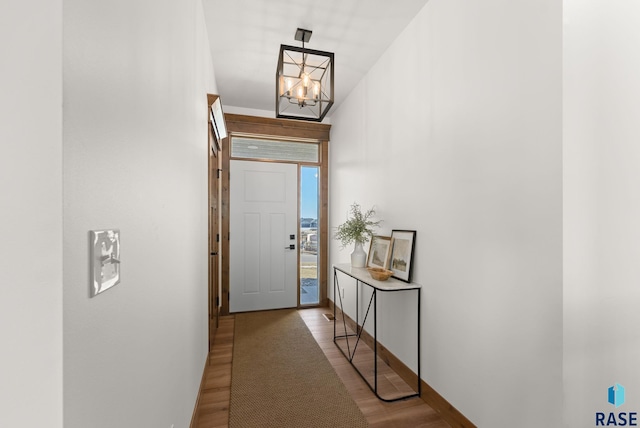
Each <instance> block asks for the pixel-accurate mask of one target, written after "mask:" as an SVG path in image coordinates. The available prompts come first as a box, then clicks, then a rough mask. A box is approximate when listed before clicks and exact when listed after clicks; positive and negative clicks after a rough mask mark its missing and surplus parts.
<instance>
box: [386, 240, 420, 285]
mask: <svg viewBox="0 0 640 428" xmlns="http://www.w3.org/2000/svg"><path fill="white" fill-rule="evenodd" d="M391 241H392V244H391V254H390V256H389V270H391V271H393V275H392V277H393V278H396V279H399V280H400V281H404V282H411V274H412V270H413V249H414V247H415V243H416V231H415V230H399V229H394V230H392V231H391Z"/></svg>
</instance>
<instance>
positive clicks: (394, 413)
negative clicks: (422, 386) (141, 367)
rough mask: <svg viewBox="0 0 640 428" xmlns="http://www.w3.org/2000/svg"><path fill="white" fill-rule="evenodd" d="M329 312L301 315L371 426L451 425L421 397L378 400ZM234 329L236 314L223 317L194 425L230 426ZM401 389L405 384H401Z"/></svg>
mask: <svg viewBox="0 0 640 428" xmlns="http://www.w3.org/2000/svg"><path fill="white" fill-rule="evenodd" d="M329 312H330V311H329V309H327V308H314V309H302V310H300V315H301V317H302V319H304V321H305V323H306V324H307V326H308V327H309V330H310V331H311V333H312V334H313V336H314V337H315V339H316V341H317V342H318V344H319V345H320V348H322V350H323V352H324V353H325V355H326V356H327V359H328V360H329V362H330V363H331V365H332V366H333V368H334V369H335V371H336V373H337V374H338V376H339V377H340V379H341V380H342V382H343V383H344V384H345V386H346V387H347V390H348V391H349V393H350V394H351V396H352V397H353V399H354V401H355V402H356V404H358V407H360V410H361V411H362V413H363V414H364V416H365V417H366V418H367V421H368V422H369V425H370V426H371V427H372V428H383V427H384V428H386V427H411V428H414V427H415V428H417V427H422V428H450V426H449V425H448V424H447V423H446V422H445V421H444V420H443V419H442V418H440V416H439V415H438V414H437V413H436V411H435V410H433V409H432V408H431V407H429V406H428V405H427V404H426V403H425V402H424V401H422V400H421V399H419V398H410V399H407V400H403V401H398V402H395V403H386V402H384V401H381V400H379V399H378V398H377V397H376V396H375V395H374V394H373V392H371V390H370V389H369V387H368V386H367V384H366V383H365V382H364V381H363V380H362V378H361V377H360V376H359V375H358V373H357V372H356V371H355V370H354V369H353V367H351V365H350V364H349V362H348V361H347V360H346V359H345V357H344V356H343V355H342V353H341V352H340V351H339V350H338V348H336V345H335V344H334V343H333V323H332V322H329V321H327V320H326V319H325V318H324V317H323V316H322V314H324V313H329ZM233 330H234V317H233V315H231V316H226V317H221V318H220V326H219V328H218V331H217V333H216V338H215V341H214V345H213V349H212V350H211V353H210V354H209V359H208V364H207V367H206V368H205V374H204V376H205V380H204V385H203V391H202V395H201V397H200V402H199V407H198V410H197V415H198V418H197V421H196V423H195V427H194V428H217V427H227V426H228V420H229V398H230V393H231V365H232V359H233ZM391 378H392V377H391ZM399 388H404V386H402V385H401V386H399ZM383 396H384V395H383ZM310 426H312V425H310Z"/></svg>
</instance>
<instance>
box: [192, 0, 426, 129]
mask: <svg viewBox="0 0 640 428" xmlns="http://www.w3.org/2000/svg"><path fill="white" fill-rule="evenodd" d="M426 3H427V0H400V1H398V0H396V1H389V0H317V1H310V0H233V1H231V0H203V4H204V11H205V19H206V25H207V31H208V33H209V42H210V45H211V55H212V57H213V66H214V68H215V74H216V81H217V84H218V91H219V92H220V94H219V95H220V96H221V99H222V102H223V104H224V105H225V106H234V107H242V108H251V109H260V110H268V111H271V112H274V113H273V116H274V117H275V73H276V66H277V60H278V53H279V50H280V45H281V44H285V45H294V46H301V42H298V41H296V40H295V39H294V35H295V32H296V29H297V28H304V29H308V30H311V31H313V35H312V36H311V40H310V41H309V43H306V44H305V47H308V48H310V49H317V50H321V51H329V52H334V53H335V104H334V106H333V108H332V110H331V111H330V112H329V115H331V112H332V111H335V109H336V107H337V106H338V105H340V103H341V102H342V101H343V100H344V99H345V98H346V97H347V95H348V94H349V93H350V92H351V90H352V89H353V88H354V87H355V85H356V84H357V83H358V82H359V81H360V80H361V79H362V77H363V76H364V74H365V73H366V72H367V71H368V70H369V69H370V68H371V66H372V65H373V64H375V62H376V61H377V60H378V58H379V57H380V56H381V55H382V53H383V52H384V51H385V50H386V49H387V47H388V46H389V45H390V44H391V42H393V40H394V39H395V38H396V37H397V36H398V34H400V32H401V31H402V30H403V29H404V28H405V27H406V26H407V24H408V23H409V22H410V21H411V20H412V19H413V17H414V16H415V15H416V14H417V13H418V11H419V10H420V9H421V8H422V7H423V6H424V5H425V4H426Z"/></svg>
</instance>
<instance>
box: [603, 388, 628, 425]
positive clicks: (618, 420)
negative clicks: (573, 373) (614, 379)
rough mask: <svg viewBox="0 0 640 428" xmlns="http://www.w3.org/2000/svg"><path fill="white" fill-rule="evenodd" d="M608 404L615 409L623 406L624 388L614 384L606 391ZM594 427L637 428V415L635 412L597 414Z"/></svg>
mask: <svg viewBox="0 0 640 428" xmlns="http://www.w3.org/2000/svg"><path fill="white" fill-rule="evenodd" d="M607 392H608V394H607V396H608V399H607V401H608V402H609V404H611V405H612V406H614V407H615V408H616V409H617V408H618V407H620V406H622V405H623V404H624V400H625V392H624V386H622V385H620V384H619V383H616V384H615V385H613V386H611V387H609V389H608V391H607ZM596 426H597V427H624V426H630V427H636V426H638V413H637V412H629V413H627V412H617V413H615V412H609V413H603V412H597V413H596Z"/></svg>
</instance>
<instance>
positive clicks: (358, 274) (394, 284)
mask: <svg viewBox="0 0 640 428" xmlns="http://www.w3.org/2000/svg"><path fill="white" fill-rule="evenodd" d="M338 272H341V273H342V274H345V275H347V276H349V277H351V278H353V279H355V280H356V320H355V321H356V333H355V334H348V333H347V325H346V321H345V315H344V307H343V303H342V296H341V294H340V293H339V292H338V293H336V288H337V287H338V284H339V282H338V281H339V278H338ZM360 284H364V285H366V286H369V287H370V288H371V289H372V290H373V292H372V294H371V298H370V299H369V304H368V306H367V311H366V313H365V315H364V318H363V320H362V325H360V307H359V297H358V290H359V288H360V287H359V285H360ZM420 289H421V286H420V285H418V284H414V283H407V282H402V281H399V280H397V279H395V278H389V279H388V280H386V281H378V280H375V279H373V278H371V275H369V271H367V269H366V268H356V267H351V265H350V264H349V263H341V264H336V265H333V300H334V305H333V343H334V344H335V345H336V346H337V347H338V349H340V351H341V352H342V354H343V355H344V356H345V358H346V359H347V360H348V361H349V363H351V365H352V366H353V368H355V369H356V371H357V372H358V374H359V375H360V377H362V379H364V381H365V382H366V383H367V385H369V388H371V390H372V391H373V393H374V394H376V396H377V397H378V398H379V399H380V400H383V401H387V402H391V401H398V400H404V399H406V398H410V397H419V396H420V394H421V392H422V391H421V382H420ZM414 290H415V291H416V292H417V293H418V299H417V302H418V303H417V315H418V317H417V318H418V328H417V330H418V337H417V341H418V350H417V353H418V358H417V361H418V373H417V374H418V385H417V391H418V392H417V393H413V394H408V395H404V396H402V397H396V398H392V399H386V398H383V397H381V396H380V394H379V393H378V326H377V312H378V311H377V306H378V300H377V294H378V292H379V291H381V292H385V293H386V292H398V291H409V292H410V291H414ZM336 296H337V298H336ZM338 300H339V301H340V311H341V313H342V324H343V327H344V334H342V335H338V334H337V332H336V320H337V318H336V307H337V306H338ZM372 306H373V354H374V357H373V360H374V375H373V376H374V381H373V385H372V384H371V383H370V382H369V380H367V378H366V377H365V376H364V375H363V374H362V373H361V372H360V370H359V369H358V367H356V365H355V364H354V363H353V358H354V356H355V353H356V350H357V349H358V343H359V342H360V338H361V336H362V332H363V330H364V324H365V322H366V321H367V317H368V316H369V310H370V309H371V307H372ZM349 338H355V343H353V350H352V347H351V344H350V343H349ZM337 339H345V340H346V344H347V352H346V353H345V351H344V349H343V348H342V347H341V346H340V345H339V344H338V343H337V341H336V340H337Z"/></svg>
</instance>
